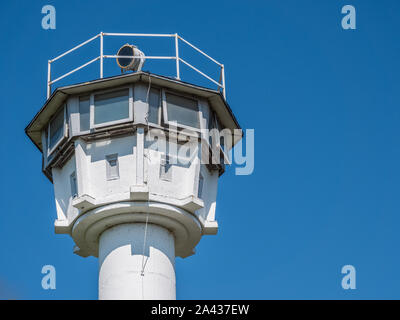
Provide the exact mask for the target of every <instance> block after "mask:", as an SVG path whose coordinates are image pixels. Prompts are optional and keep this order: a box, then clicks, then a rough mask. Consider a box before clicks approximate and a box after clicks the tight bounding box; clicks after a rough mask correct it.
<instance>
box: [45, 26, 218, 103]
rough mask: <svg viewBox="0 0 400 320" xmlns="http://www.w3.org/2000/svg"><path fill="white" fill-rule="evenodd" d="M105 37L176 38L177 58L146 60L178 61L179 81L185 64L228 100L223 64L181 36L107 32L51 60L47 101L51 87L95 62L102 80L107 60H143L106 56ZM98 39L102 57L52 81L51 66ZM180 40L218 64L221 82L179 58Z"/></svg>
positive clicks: (158, 57)
mask: <svg viewBox="0 0 400 320" xmlns="http://www.w3.org/2000/svg"><path fill="white" fill-rule="evenodd" d="M104 36H115V37H119V36H122V37H170V38H174V39H175V56H145V59H172V60H175V61H176V78H177V79H178V80H180V79H181V76H180V62H182V63H183V64H185V65H186V66H188V67H189V68H191V69H193V70H194V71H196V72H197V73H199V74H200V75H202V76H203V77H205V78H206V79H208V80H210V81H211V82H212V83H214V84H215V85H217V86H218V89H222V93H223V95H224V98H226V88H225V67H224V65H223V64H221V63H219V62H218V61H217V60H215V59H213V58H211V57H210V56H209V55H208V54H206V53H204V52H203V51H202V50H200V49H199V48H197V47H196V46H194V45H193V44H191V43H190V42H188V41H186V40H185V39H183V38H182V37H181V36H179V35H178V34H177V33H174V34H147V33H106V32H100V33H99V34H97V35H95V36H94V37H92V38H90V39H89V40H86V41H84V42H82V43H81V44H79V45H77V46H75V47H73V48H72V49H70V50H68V51H66V52H64V53H63V54H60V55H59V56H58V57H56V58H54V59H51V60H49V61H48V70H47V99H48V98H49V97H50V95H51V86H52V84H54V83H55V82H57V81H60V80H61V79H64V78H65V77H67V76H69V75H71V74H73V73H74V72H76V71H78V70H80V69H82V68H85V67H86V66H88V65H90V64H92V63H93V62H95V61H97V60H100V78H101V79H102V78H103V63H104V59H107V58H112V59H115V58H141V57H136V56H118V55H107V54H104V50H103V47H104V46H103V44H104ZM97 38H100V55H99V56H98V57H96V58H94V59H92V60H90V61H88V62H86V63H84V64H83V65H81V66H79V67H77V68H75V69H73V70H71V71H69V72H67V73H65V74H63V75H61V76H59V77H58V78H56V79H54V80H52V77H51V64H52V63H53V62H55V61H57V60H59V59H61V58H62V57H64V56H66V55H67V54H69V53H71V52H73V51H75V50H77V49H79V48H80V47H83V46H84V45H86V44H88V43H90V42H92V41H94V40H96V39H97ZM179 40H181V41H182V42H184V43H186V44H187V45H188V46H190V47H191V48H193V49H194V50H196V51H197V52H199V53H201V54H202V55H203V56H205V57H206V58H208V59H209V60H211V61H212V62H214V63H215V64H217V65H218V66H219V68H220V79H219V81H216V80H214V79H213V78H211V77H210V76H208V75H207V74H205V73H204V72H202V71H200V70H199V69H197V68H196V67H194V66H193V65H191V64H190V63H189V62H187V61H185V60H184V59H182V58H181V57H180V56H179Z"/></svg>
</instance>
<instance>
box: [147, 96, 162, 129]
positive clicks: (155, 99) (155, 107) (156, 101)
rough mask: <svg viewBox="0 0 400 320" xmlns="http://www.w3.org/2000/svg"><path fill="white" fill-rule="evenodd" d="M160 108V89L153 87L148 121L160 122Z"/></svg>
mask: <svg viewBox="0 0 400 320" xmlns="http://www.w3.org/2000/svg"><path fill="white" fill-rule="evenodd" d="M160 110H161V109H160V91H159V90H156V89H151V90H150V94H149V114H148V116H147V121H148V122H151V123H155V124H159V123H160Z"/></svg>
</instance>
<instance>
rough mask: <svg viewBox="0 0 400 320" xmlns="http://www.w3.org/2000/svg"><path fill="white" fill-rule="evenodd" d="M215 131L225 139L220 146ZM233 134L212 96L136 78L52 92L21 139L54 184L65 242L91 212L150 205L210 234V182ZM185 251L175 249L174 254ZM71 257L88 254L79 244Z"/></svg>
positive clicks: (213, 184) (168, 81)
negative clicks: (178, 213)
mask: <svg viewBox="0 0 400 320" xmlns="http://www.w3.org/2000/svg"><path fill="white" fill-rule="evenodd" d="M225 128H226V129H229V130H228V131H226V130H225V132H230V133H231V134H228V135H230V137H227V136H226V135H224V137H223V138H222V136H220V132H221V130H223V129H225ZM212 129H214V130H212ZM235 129H240V127H239V124H238V123H237V121H236V119H235V117H234V115H233V113H232V111H231V109H230V107H229V106H228V104H227V102H226V101H225V99H224V98H223V96H222V94H221V93H220V92H219V91H216V90H211V89H208V88H204V87H199V86H195V85H193V84H189V83H185V82H182V81H179V80H176V79H172V78H168V77H163V76H159V75H155V74H149V73H146V72H137V73H133V74H127V75H121V76H115V77H111V78H105V79H99V80H95V81H90V82H85V83H81V84H75V85H70V86H65V87H61V88H58V89H56V90H55V91H54V92H53V94H52V95H51V97H50V98H49V99H48V100H47V101H46V103H45V105H44V106H43V107H42V109H41V110H40V111H39V112H38V113H37V114H36V116H35V117H34V119H33V120H32V121H31V123H30V124H29V125H28V127H27V128H26V133H27V135H28V136H29V137H30V139H31V140H32V141H33V142H34V144H35V145H36V146H37V147H38V148H39V150H40V151H41V152H42V155H43V172H44V174H45V175H46V176H47V177H48V178H49V180H50V181H52V182H53V184H54V193H55V199H56V208H57V220H56V221H55V231H56V233H68V234H71V235H72V236H73V228H74V224H75V222H76V221H77V219H78V218H79V217H80V216H82V215H83V214H84V213H85V212H88V211H89V210H93V209H94V208H97V207H101V206H104V205H107V204H113V203H117V202H118V203H121V202H122V203H123V202H132V201H134V202H144V201H147V202H149V201H151V202H157V203H160V204H169V205H173V206H175V207H178V208H182V209H184V210H186V211H187V212H189V213H190V214H192V215H194V216H195V217H196V218H197V220H198V222H199V226H200V229H201V234H215V233H216V232H217V229H218V225H217V222H216V221H215V209H216V197H217V184H218V177H219V176H220V175H221V174H222V173H223V172H224V169H225V162H226V161H225V160H226V159H227V155H226V152H227V151H229V149H230V148H231V145H232V146H233V145H234V144H235V143H236V142H237V141H239V140H240V139H241V137H242V135H241V134H239V133H238V134H237V135H235V134H234V133H235V132H234V130H235ZM227 138H228V140H229V139H232V143H230V144H229V146H227V147H226V148H224V146H223V145H224V141H227V140H226V139H227ZM224 152H225V153H224ZM73 237H74V236H73ZM74 240H75V242H79V240H77V239H76V237H74ZM195 241H198V240H195ZM195 245H196V243H193V244H192V245H191V246H189V247H185V245H181V246H180V247H179V244H178V245H177V248H176V250H177V255H179V256H183V257H184V256H187V255H190V254H191V253H192V249H191V248H190V247H193V246H195ZM76 253H78V254H80V255H82V256H88V255H94V256H96V255H97V253H96V250H93V248H91V247H90V246H89V245H87V244H85V243H84V242H82V243H77V247H76Z"/></svg>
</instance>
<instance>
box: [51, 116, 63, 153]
mask: <svg viewBox="0 0 400 320" xmlns="http://www.w3.org/2000/svg"><path fill="white" fill-rule="evenodd" d="M63 137H64V108H62V109H61V110H60V111H59V112H58V113H57V115H56V116H55V118H54V119H53V120H52V121H51V122H50V143H49V148H50V149H52V148H53V147H54V146H55V145H56V144H57V143H58V142H59V141H60V140H61V139H62V138H63Z"/></svg>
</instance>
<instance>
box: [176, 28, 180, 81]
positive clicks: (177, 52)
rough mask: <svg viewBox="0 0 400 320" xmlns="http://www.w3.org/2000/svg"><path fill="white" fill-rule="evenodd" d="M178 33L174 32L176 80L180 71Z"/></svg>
mask: <svg viewBox="0 0 400 320" xmlns="http://www.w3.org/2000/svg"><path fill="white" fill-rule="evenodd" d="M178 42H179V41H178V34H177V33H175V61H176V78H177V79H178V80H180V79H181V75H180V71H179V48H178Z"/></svg>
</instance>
